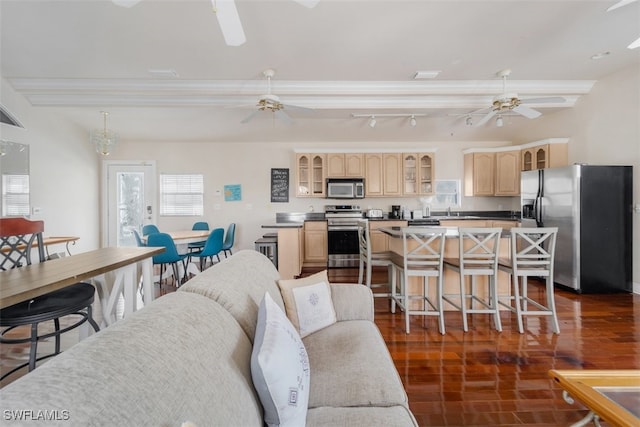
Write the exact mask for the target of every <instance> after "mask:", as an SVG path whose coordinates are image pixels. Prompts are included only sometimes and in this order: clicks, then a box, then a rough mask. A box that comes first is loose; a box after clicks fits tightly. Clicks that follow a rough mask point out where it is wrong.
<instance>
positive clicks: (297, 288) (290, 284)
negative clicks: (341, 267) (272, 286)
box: [278, 270, 337, 338]
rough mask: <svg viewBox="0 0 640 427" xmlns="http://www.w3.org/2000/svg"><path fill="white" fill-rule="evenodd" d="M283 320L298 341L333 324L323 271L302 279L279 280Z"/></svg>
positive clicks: (331, 304) (332, 312)
mask: <svg viewBox="0 0 640 427" xmlns="http://www.w3.org/2000/svg"><path fill="white" fill-rule="evenodd" d="M278 286H280V292H281V293H282V299H283V300H284V306H285V309H286V310H287V317H288V318H289V320H291V323H293V326H295V327H296V329H298V331H299V332H300V336H301V337H302V338H304V337H306V336H307V335H309V334H312V333H313V332H316V331H318V330H320V329H323V328H326V327H327V326H329V325H332V324H334V323H336V321H337V318H336V311H335V309H334V308H333V301H332V300H331V287H330V286H329V279H328V277H327V271H326V270H324V271H321V272H319V273H316V274H314V275H312V276H308V277H305V278H302V279H289V280H279V281H278Z"/></svg>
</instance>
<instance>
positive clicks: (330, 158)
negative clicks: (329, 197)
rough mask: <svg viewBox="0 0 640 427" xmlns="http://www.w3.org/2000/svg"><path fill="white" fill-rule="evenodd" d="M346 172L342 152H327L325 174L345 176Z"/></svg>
mask: <svg viewBox="0 0 640 427" xmlns="http://www.w3.org/2000/svg"><path fill="white" fill-rule="evenodd" d="M346 173H347V168H346V165H345V161H344V153H329V154H327V176H328V177H338V178H340V177H344V176H346Z"/></svg>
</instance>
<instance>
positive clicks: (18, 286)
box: [0, 247, 164, 325]
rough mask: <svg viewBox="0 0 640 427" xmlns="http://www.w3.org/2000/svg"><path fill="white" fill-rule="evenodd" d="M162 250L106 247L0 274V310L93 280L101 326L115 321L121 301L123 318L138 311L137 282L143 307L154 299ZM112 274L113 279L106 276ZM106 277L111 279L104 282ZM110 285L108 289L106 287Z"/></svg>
mask: <svg viewBox="0 0 640 427" xmlns="http://www.w3.org/2000/svg"><path fill="white" fill-rule="evenodd" d="M163 251H164V248H154V247H144V248H141V247H107V248H100V249H95V250H91V251H88V252H82V253H79V254H76V255H72V256H65V257H61V258H58V259H53V260H49V261H46V262H41V263H35V264H31V265H27V266H24V267H21V268H14V269H11V270H7V271H2V272H0V308H5V307H9V306H11V305H14V304H17V303H19V302H22V301H26V300H29V299H32V298H36V297H38V296H41V295H44V294H46V293H49V292H53V291H56V290H58V289H62V288H64V287H66V286H69V285H72V284H74V283H78V282H82V281H89V280H94V281H95V282H96V283H97V287H98V292H99V295H100V294H101V295H100V297H101V307H102V312H103V313H102V314H103V320H104V323H105V324H107V325H109V324H111V323H113V322H115V321H116V309H117V303H118V300H119V298H120V296H121V295H122V296H123V297H124V313H123V315H124V316H127V315H129V314H131V313H133V312H134V311H136V310H137V309H138V307H137V297H136V292H137V288H138V284H139V282H140V280H139V276H138V266H140V271H141V280H142V289H143V297H142V301H143V304H148V303H150V302H151V301H152V300H153V299H154V289H153V263H152V257H153V256H154V255H156V254H159V253H162V252H163ZM111 272H113V273H114V274H113V275H108V274H107V273H111ZM107 277H110V278H112V281H113V282H112V283H110V284H109V283H108V282H109V281H111V280H107ZM109 285H111V286H109Z"/></svg>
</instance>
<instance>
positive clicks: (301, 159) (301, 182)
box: [296, 153, 326, 197]
mask: <svg viewBox="0 0 640 427" xmlns="http://www.w3.org/2000/svg"><path fill="white" fill-rule="evenodd" d="M325 162H326V157H325V154H323V153H314V154H303V153H298V154H296V179H297V182H296V196H298V197H324V194H325V185H324V183H325V178H326V171H325Z"/></svg>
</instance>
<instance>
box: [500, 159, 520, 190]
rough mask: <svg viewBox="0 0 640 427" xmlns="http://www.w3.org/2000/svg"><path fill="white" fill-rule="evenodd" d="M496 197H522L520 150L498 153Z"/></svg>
mask: <svg viewBox="0 0 640 427" xmlns="http://www.w3.org/2000/svg"><path fill="white" fill-rule="evenodd" d="M495 195H496V196H519V195H520V150H513V151H502V152H498V153H496V192H495Z"/></svg>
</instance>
